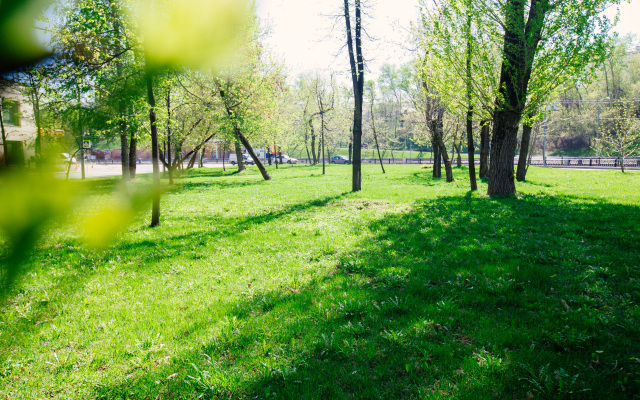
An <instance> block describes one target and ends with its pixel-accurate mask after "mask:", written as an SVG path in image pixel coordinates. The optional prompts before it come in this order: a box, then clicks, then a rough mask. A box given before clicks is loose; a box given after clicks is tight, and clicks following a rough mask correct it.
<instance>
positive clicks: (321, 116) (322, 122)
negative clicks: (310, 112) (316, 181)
mask: <svg viewBox="0 0 640 400" xmlns="http://www.w3.org/2000/svg"><path fill="white" fill-rule="evenodd" d="M320 132H321V134H322V175H324V174H325V165H324V164H325V161H324V159H325V156H324V112H323V113H321V114H320Z"/></svg>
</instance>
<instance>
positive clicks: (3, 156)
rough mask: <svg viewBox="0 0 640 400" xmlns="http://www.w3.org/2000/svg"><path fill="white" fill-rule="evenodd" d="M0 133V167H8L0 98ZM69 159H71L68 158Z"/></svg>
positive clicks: (7, 149) (0, 98) (0, 99)
mask: <svg viewBox="0 0 640 400" xmlns="http://www.w3.org/2000/svg"><path fill="white" fill-rule="evenodd" d="M0 132H1V133H2V158H3V159H2V164H0V167H5V168H6V167H8V163H7V157H8V154H9V145H8V144H7V134H6V132H5V131H4V115H2V97H0ZM69 158H71V157H69Z"/></svg>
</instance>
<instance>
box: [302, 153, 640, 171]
mask: <svg viewBox="0 0 640 400" xmlns="http://www.w3.org/2000/svg"><path fill="white" fill-rule="evenodd" d="M298 162H299V163H302V164H309V159H306V158H302V159H298ZM325 162H327V163H329V161H328V160H326V161H325ZM362 163H363V164H379V163H380V160H379V159H378V158H363V159H362ZM382 163H383V164H426V165H432V164H433V158H383V159H382ZM517 163H518V157H516V158H515V159H514V165H515V164H517ZM461 164H462V165H469V160H468V159H466V158H463V159H462V162H461ZM475 164H476V165H480V159H479V157H476V158H475ZM452 165H454V166H456V165H458V160H457V158H454V159H453V160H452ZM529 165H535V166H540V167H544V166H547V167H554V168H593V169H609V168H620V160H619V159H618V158H615V157H563V156H553V157H547V159H546V163H545V160H544V159H543V157H539V156H536V157H532V158H531V160H530V161H529ZM624 167H625V168H629V169H640V157H628V158H625V160H624Z"/></svg>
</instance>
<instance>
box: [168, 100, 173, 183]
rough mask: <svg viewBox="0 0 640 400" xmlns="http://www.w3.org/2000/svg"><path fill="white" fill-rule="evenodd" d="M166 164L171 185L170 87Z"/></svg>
mask: <svg viewBox="0 0 640 400" xmlns="http://www.w3.org/2000/svg"><path fill="white" fill-rule="evenodd" d="M167 164H168V165H169V184H170V185H173V168H171V89H168V90H167Z"/></svg>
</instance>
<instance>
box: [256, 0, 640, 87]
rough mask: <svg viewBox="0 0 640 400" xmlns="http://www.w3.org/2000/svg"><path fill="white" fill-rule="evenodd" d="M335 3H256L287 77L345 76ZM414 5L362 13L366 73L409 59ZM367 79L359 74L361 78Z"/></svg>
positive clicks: (412, 1) (402, 1) (398, 2)
mask: <svg viewBox="0 0 640 400" xmlns="http://www.w3.org/2000/svg"><path fill="white" fill-rule="evenodd" d="M638 1H640V0H638ZM370 3H371V4H374V2H370ZM341 4H343V3H342V1H340V0H331V1H328V0H257V5H258V15H259V16H260V18H262V19H264V20H266V21H268V22H269V23H270V26H271V35H270V36H269V37H268V38H267V40H266V44H267V45H268V46H269V47H270V48H271V49H272V51H273V52H274V53H275V54H276V56H282V57H284V60H285V64H286V65H287V66H288V68H289V72H290V73H291V75H293V76H294V77H295V76H296V75H297V74H298V73H301V72H307V71H313V70H328V71H336V72H343V71H344V74H345V76H347V75H348V72H349V61H348V58H347V53H346V51H344V50H343V51H342V52H340V51H341V49H342V46H343V42H344V39H342V37H343V36H344V24H345V22H344V17H341V18H337V19H336V18H333V17H332V15H337V14H339V13H340V11H341V10H340V6H341ZM417 4H418V3H417V1H416V0H392V1H389V0H380V1H377V2H375V5H374V6H373V7H374V8H371V9H369V10H368V11H367V13H368V14H369V16H370V19H369V20H367V19H365V21H364V24H365V28H366V30H367V33H368V34H369V36H370V37H372V38H373V39H374V41H373V42H372V41H371V40H369V39H367V40H365V42H364V44H363V53H364V55H365V58H366V59H367V60H368V62H369V63H368V68H370V69H371V70H372V72H375V73H377V71H378V69H379V68H380V65H381V64H383V63H395V64H402V63H403V62H407V61H409V60H410V59H411V56H410V51H409V50H408V49H407V47H409V46H410V43H409V42H408V40H407V38H408V32H407V30H408V29H409V26H410V21H411V20H413V19H415V17H416V16H417V12H418V11H417ZM332 7H333V8H332ZM334 24H335V29H333V33H331V31H332V26H334ZM371 78H372V75H371V73H370V72H369V73H368V72H367V71H365V79H371Z"/></svg>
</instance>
